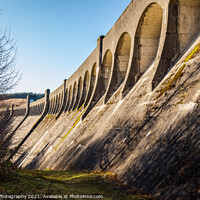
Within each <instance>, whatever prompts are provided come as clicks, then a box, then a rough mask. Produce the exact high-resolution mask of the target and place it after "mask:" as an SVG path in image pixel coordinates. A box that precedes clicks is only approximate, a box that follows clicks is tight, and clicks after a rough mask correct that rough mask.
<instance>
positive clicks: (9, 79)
mask: <svg viewBox="0 0 200 200" xmlns="http://www.w3.org/2000/svg"><path fill="white" fill-rule="evenodd" d="M15 47H16V43H15V42H14V40H12V39H11V38H10V31H7V30H5V31H4V32H3V33H2V34H1V35H0V95H3V94H4V93H6V92H8V91H10V90H11V89H13V87H14V86H16V84H17V83H18V81H19V79H20V75H19V71H18V70H17V69H16V67H15V66H16V65H15V64H16V62H15V59H16V48H15Z"/></svg>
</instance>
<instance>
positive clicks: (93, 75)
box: [85, 63, 97, 106]
mask: <svg viewBox="0 0 200 200" xmlns="http://www.w3.org/2000/svg"><path fill="white" fill-rule="evenodd" d="M96 72H97V65H96V63H95V64H94V65H93V67H92V71H91V77H90V88H89V91H88V94H87V99H86V101H85V106H87V104H88V102H89V100H90V98H91V96H92V92H93V90H94V86H95V80H96Z"/></svg>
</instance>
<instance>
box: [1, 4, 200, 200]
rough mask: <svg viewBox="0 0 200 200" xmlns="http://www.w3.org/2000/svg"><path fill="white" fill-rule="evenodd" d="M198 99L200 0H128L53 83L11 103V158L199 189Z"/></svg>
mask: <svg viewBox="0 0 200 200" xmlns="http://www.w3.org/2000/svg"><path fill="white" fill-rule="evenodd" d="M41 81H42V80H41ZM52 81H53V80H52ZM199 105H200V0H133V1H132V2H131V3H130V4H129V6H128V7H127V8H126V10H125V11H124V13H123V14H122V15H121V16H120V18H119V19H118V20H117V22H116V23H115V24H114V25H113V27H112V28H111V29H110V31H109V32H108V33H107V35H105V36H100V37H99V39H98V40H97V46H96V48H95V49H94V51H93V52H92V53H91V54H90V55H89V56H88V58H87V59H86V60H85V62H84V63H83V64H82V65H81V66H80V67H79V68H78V70H77V71H75V72H74V74H73V75H71V77H69V79H67V80H64V81H63V83H62V85H60V87H58V88H57V89H56V90H55V91H53V92H51V93H50V91H49V90H48V89H47V90H46V91H45V97H44V98H42V99H40V100H38V101H35V102H33V103H30V97H29V96H28V97H27V105H26V106H19V107H14V108H13V109H10V118H11V119H10V120H11V122H10V123H9V126H10V127H9V128H10V130H9V133H8V134H7V135H6V137H5V144H7V146H8V148H9V149H10V152H11V153H10V157H9V159H10V160H11V161H12V162H13V163H15V165H17V166H18V167H23V168H29V169H52V170H66V169H76V170H87V171H112V172H114V173H116V174H117V178H118V179H119V180H120V181H122V182H123V183H124V184H130V185H131V186H132V187H133V188H136V189H139V190H141V191H144V192H146V193H149V194H152V195H155V196H157V197H159V198H161V199H162V198H163V199H176V198H179V199H189V197H191V196H192V197H194V199H198V198H199V197H200V196H199V195H200V185H199V183H200V170H199V169H200V142H199V141H200V134H199V133H200V126H199V124H200V112H199V111H200V107H199Z"/></svg>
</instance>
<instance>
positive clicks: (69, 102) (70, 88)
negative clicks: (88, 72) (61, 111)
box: [66, 85, 73, 111]
mask: <svg viewBox="0 0 200 200" xmlns="http://www.w3.org/2000/svg"><path fill="white" fill-rule="evenodd" d="M72 94H73V90H72V85H70V87H69V94H68V103H67V109H66V111H69V109H70V105H71V102H72Z"/></svg>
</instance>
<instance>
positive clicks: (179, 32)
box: [152, 0, 200, 89]
mask: <svg viewBox="0 0 200 200" xmlns="http://www.w3.org/2000/svg"><path fill="white" fill-rule="evenodd" d="M199 20H200V1H199V0H171V1H170V3H169V13H168V26H167V33H166V38H165V44H164V48H163V52H162V55H161V60H160V63H159V66H158V69H157V71H156V74H155V76H154V79H153V82H152V88H153V89H154V88H155V87H156V86H157V85H158V84H159V83H160V81H161V80H162V79H163V78H164V76H165V75H166V74H167V73H168V71H169V69H170V68H171V67H172V66H173V64H175V62H176V61H177V59H178V58H179V56H180V55H181V54H182V53H183V52H184V50H185V49H187V47H188V46H189V45H190V44H191V42H192V41H193V39H195V37H196V36H197V35H198V34H199V32H200V23H199Z"/></svg>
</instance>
